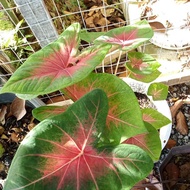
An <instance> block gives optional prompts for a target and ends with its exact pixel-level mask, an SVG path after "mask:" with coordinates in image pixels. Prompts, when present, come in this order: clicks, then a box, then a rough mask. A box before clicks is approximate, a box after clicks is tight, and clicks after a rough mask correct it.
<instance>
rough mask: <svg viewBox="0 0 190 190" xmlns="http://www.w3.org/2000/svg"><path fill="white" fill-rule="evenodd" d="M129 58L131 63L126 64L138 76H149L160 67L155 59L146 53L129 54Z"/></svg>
mask: <svg viewBox="0 0 190 190" xmlns="http://www.w3.org/2000/svg"><path fill="white" fill-rule="evenodd" d="M128 58H129V60H130V61H129V62H127V63H126V66H127V68H128V69H129V70H130V71H132V72H133V73H136V74H140V75H144V74H146V75H149V74H152V73H153V72H154V71H156V70H157V69H158V68H159V67H160V63H158V62H157V61H156V60H155V58H153V57H152V56H151V55H148V54H145V53H141V52H129V53H128Z"/></svg>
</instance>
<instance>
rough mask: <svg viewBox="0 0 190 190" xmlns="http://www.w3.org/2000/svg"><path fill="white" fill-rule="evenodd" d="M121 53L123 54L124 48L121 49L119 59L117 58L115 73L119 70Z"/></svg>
mask: <svg viewBox="0 0 190 190" xmlns="http://www.w3.org/2000/svg"><path fill="white" fill-rule="evenodd" d="M121 55H122V50H119V57H118V60H117V64H116V68H115V73H114V75H116V74H117V70H118V67H119V63H120V60H121Z"/></svg>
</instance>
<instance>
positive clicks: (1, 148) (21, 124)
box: [0, 103, 38, 189]
mask: <svg viewBox="0 0 190 190" xmlns="http://www.w3.org/2000/svg"><path fill="white" fill-rule="evenodd" d="M10 106H11V103H9V104H0V110H1V111H0V119H1V122H0V156H1V157H0V181H1V182H3V180H5V179H6V177H7V173H8V170H9V168H10V165H11V162H12V159H13V157H14V155H15V153H16V151H17V149H18V147H19V145H20V143H21V142H22V140H23V139H24V137H25V136H26V134H27V133H28V132H29V131H30V130H31V129H32V128H33V127H34V126H35V125H36V124H37V123H38V121H37V120H36V119H34V118H33V116H32V108H31V107H28V106H25V108H26V114H25V115H24V116H23V117H22V118H21V119H19V120H17V118H16V117H15V116H14V115H12V114H10ZM5 109H6V111H5V112H4V113H6V114H5V115H4V114H2V113H3V110H5ZM2 115H4V116H2ZM1 116H2V117H1ZM0 189H2V184H0Z"/></svg>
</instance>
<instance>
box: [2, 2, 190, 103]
mask: <svg viewBox="0 0 190 190" xmlns="http://www.w3.org/2000/svg"><path fill="white" fill-rule="evenodd" d="M161 1H162V0H160V1H159V0H157V1H153V0H152V1H137V0H133V1H126V0H92V1H91V0H80V1H79V0H64V1H63V0H59V1H57V0H14V1H13V0H7V1H2V0H0V16H1V18H0V19H1V23H3V24H2V25H3V26H4V25H5V23H6V24H7V23H9V24H10V27H9V28H8V31H7V30H6V32H5V31H4V29H1V28H0V30H1V31H0V45H1V51H0V79H1V81H0V85H1V86H3V84H4V83H5V82H6V81H7V80H8V78H9V77H10V76H11V75H12V74H13V73H14V71H15V70H16V69H17V68H18V67H19V66H20V65H21V64H22V63H24V61H25V60H26V59H27V58H28V57H29V56H30V55H31V54H33V53H34V52H36V51H38V50H39V49H41V48H42V47H44V46H46V45H47V44H49V43H50V42H52V41H53V40H55V39H57V37H58V36H59V34H61V33H62V32H63V31H64V30H65V28H67V27H68V26H69V25H70V24H72V23H74V22H79V23H80V24H81V27H82V29H86V30H88V31H92V32H104V31H108V30H110V29H113V28H118V27H121V26H125V25H128V24H131V23H133V22H135V21H136V20H138V19H144V18H145V19H148V20H151V19H150V18H151V17H153V16H155V12H154V11H153V10H154V6H153V5H154V3H155V2H161ZM173 1H174V0H173ZM185 3H186V4H185V6H186V7H190V6H189V4H190V2H185ZM189 10H190V9H189ZM156 14H157V15H158V13H156ZM189 14H190V13H189ZM167 19H168V18H166V19H165V20H167ZM184 19H186V21H185V24H184V27H185V29H186V30H187V32H186V33H185V35H186V36H185V35H184V36H185V37H184V36H183V39H187V40H183V42H181V44H178V47H172V48H168V47H167V48H166V47H164V46H163V43H164V42H165V41H166V40H164V41H163V36H161V37H160V38H159V36H158V37H157V38H156V42H157V44H156V43H155V38H154V39H153V40H154V41H153V40H152V41H150V42H147V43H146V44H144V45H143V46H142V47H141V48H139V49H138V51H141V52H146V53H149V54H151V55H152V56H153V57H155V58H156V59H158V61H159V62H160V63H161V68H160V70H161V72H162V76H161V77H159V78H158V81H161V82H165V83H167V84H169V85H173V84H178V83H182V82H187V81H190V76H189V75H190V72H189V68H190V48H189V39H190V38H189V37H188V36H187V35H188V34H190V26H189V25H190V22H189V15H188V12H187V18H184ZM153 20H154V19H153ZM168 20H170V19H168ZM5 21H6V22H5ZM157 21H159V20H157ZM168 22H169V21H168ZM152 23H153V22H152ZM159 23H162V22H159ZM153 24H155V23H153ZM169 24H171V23H168V25H167V26H166V25H164V26H162V27H160V25H159V24H158V23H157V25H156V26H155V25H152V27H153V28H154V31H155V32H156V33H157V32H160V30H163V29H165V30H164V32H163V31H162V34H163V33H164V34H167V32H168V31H170V30H171V28H172V27H174V26H169ZM0 27H1V25H0ZM178 29H179V28H178V26H175V30H177V31H178V34H179V30H178ZM154 37H155V36H154ZM181 38H182V37H181ZM159 39H161V40H162V42H161V41H159ZM158 42H160V43H159V44H158ZM161 43H162V44H161ZM179 43H180V42H179ZM185 43H186V45H184V44H185ZM160 44H161V45H160ZM85 45H88V44H85ZM118 56H119V55H118V51H117V50H116V51H113V52H110V53H109V54H108V55H107V56H106V58H105V60H104V61H103V63H102V64H101V65H100V66H98V67H97V68H96V70H95V71H96V72H107V73H111V74H116V75H117V76H119V77H127V70H126V67H125V63H126V62H127V61H128V59H127V53H126V52H123V54H122V56H121V61H120V63H119V67H118V69H117V71H116V64H117V59H118ZM40 98H41V99H42V100H43V101H44V102H45V103H47V104H49V103H53V102H57V101H62V100H65V99H66V97H65V96H64V95H63V94H62V93H61V92H59V91H58V92H54V93H51V94H46V95H44V96H41V97H40Z"/></svg>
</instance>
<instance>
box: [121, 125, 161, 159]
mask: <svg viewBox="0 0 190 190" xmlns="http://www.w3.org/2000/svg"><path fill="white" fill-rule="evenodd" d="M145 124H146V127H147V129H148V131H147V132H145V133H142V134H139V135H136V136H134V137H131V138H129V139H127V140H125V141H124V142H123V143H125V144H133V145H136V146H138V147H140V148H142V149H143V150H144V151H146V152H147V153H148V154H149V156H150V157H151V158H152V159H153V161H157V160H158V159H159V157H160V152H161V141H160V136H159V133H158V131H157V130H156V129H155V128H154V127H153V126H152V125H150V124H149V123H146V122H145Z"/></svg>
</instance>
